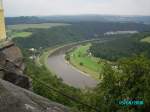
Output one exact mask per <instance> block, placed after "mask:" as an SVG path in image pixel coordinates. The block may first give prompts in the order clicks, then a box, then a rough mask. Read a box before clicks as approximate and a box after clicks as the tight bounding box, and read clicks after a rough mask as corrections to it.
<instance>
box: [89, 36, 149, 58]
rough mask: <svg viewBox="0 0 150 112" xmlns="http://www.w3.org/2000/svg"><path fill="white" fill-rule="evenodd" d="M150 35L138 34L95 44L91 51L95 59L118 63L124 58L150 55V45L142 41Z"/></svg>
mask: <svg viewBox="0 0 150 112" xmlns="http://www.w3.org/2000/svg"><path fill="white" fill-rule="evenodd" d="M148 35H150V34H149V33H143V34H136V35H132V36H131V37H128V38H120V39H117V40H114V41H109V42H106V43H93V44H92V46H91V48H90V51H91V53H92V54H93V55H94V56H95V57H100V58H103V59H107V60H111V61H116V60H118V59H120V58H123V57H130V56H133V55H139V54H141V53H143V54H147V55H149V54H150V44H149V43H145V42H141V41H140V40H141V39H143V38H145V37H147V36H148Z"/></svg>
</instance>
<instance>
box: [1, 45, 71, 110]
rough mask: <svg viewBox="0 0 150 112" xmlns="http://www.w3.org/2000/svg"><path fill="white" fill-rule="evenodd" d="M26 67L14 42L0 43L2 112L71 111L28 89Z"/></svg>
mask: <svg viewBox="0 0 150 112" xmlns="http://www.w3.org/2000/svg"><path fill="white" fill-rule="evenodd" d="M24 69H25V65H24V63H23V56H22V54H21V51H20V49H19V48H18V47H17V46H15V44H14V43H13V42H6V43H4V44H0V112H69V110H68V109H67V108H66V107H64V106H63V105H60V104H57V103H53V102H50V101H49V100H48V99H45V98H43V97H41V96H39V95H36V94H34V93H32V92H30V91H28V90H29V89H30V88H31V84H30V82H31V81H30V80H29V78H28V77H27V76H26V75H24V74H23V71H24ZM4 80H5V81H4ZM23 88H24V89H23Z"/></svg>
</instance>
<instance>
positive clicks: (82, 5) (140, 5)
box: [3, 0, 150, 16]
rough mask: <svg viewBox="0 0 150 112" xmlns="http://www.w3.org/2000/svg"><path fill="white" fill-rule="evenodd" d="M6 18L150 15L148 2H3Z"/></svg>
mask: <svg viewBox="0 0 150 112" xmlns="http://www.w3.org/2000/svg"><path fill="white" fill-rule="evenodd" d="M3 2H4V9H5V15H6V16H34V15H78V14H113V15H150V0H3Z"/></svg>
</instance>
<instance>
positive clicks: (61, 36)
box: [14, 22, 150, 48]
mask: <svg viewBox="0 0 150 112" xmlns="http://www.w3.org/2000/svg"><path fill="white" fill-rule="evenodd" d="M118 30H119V31H122V30H123V31H126V30H137V31H139V32H144V31H149V30H150V26H149V25H144V24H136V23H112V22H106V23H105V22H80V23H72V25H70V26H61V27H53V28H50V29H28V30H25V31H27V32H33V34H32V35H31V36H30V37H28V38H15V39H14V41H15V42H16V43H17V44H18V45H19V46H20V47H22V48H31V47H34V48H39V47H43V48H47V47H51V46H54V45H56V44H61V43H66V42H73V41H79V40H85V39H93V38H101V37H103V36H104V33H105V32H108V31H118Z"/></svg>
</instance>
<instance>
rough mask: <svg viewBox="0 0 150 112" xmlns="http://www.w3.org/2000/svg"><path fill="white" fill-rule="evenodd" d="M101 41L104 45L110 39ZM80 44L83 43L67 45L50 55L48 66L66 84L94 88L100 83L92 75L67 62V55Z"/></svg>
mask: <svg viewBox="0 0 150 112" xmlns="http://www.w3.org/2000/svg"><path fill="white" fill-rule="evenodd" d="M92 41H93V40H92ZM96 41H97V40H96ZM99 41H100V42H102V43H103V42H106V41H108V39H101V40H99ZM83 43H85V42H83ZM79 44H81V43H78V44H74V45H67V46H64V47H62V48H60V49H58V50H56V51H54V52H53V53H52V54H50V56H49V58H48V61H47V65H48V67H49V69H50V70H52V71H53V72H54V73H55V74H56V75H57V76H58V77H60V78H62V79H63V81H64V83H66V84H68V85H70V86H73V87H77V88H86V87H87V88H92V87H95V86H96V85H97V84H98V81H96V80H94V79H93V78H91V77H90V75H88V74H85V73H83V72H81V71H79V70H78V69H76V68H75V67H73V66H72V65H70V64H69V63H68V62H67V61H66V60H65V53H66V52H67V51H68V50H69V49H71V48H73V47H75V46H78V45H79Z"/></svg>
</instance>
